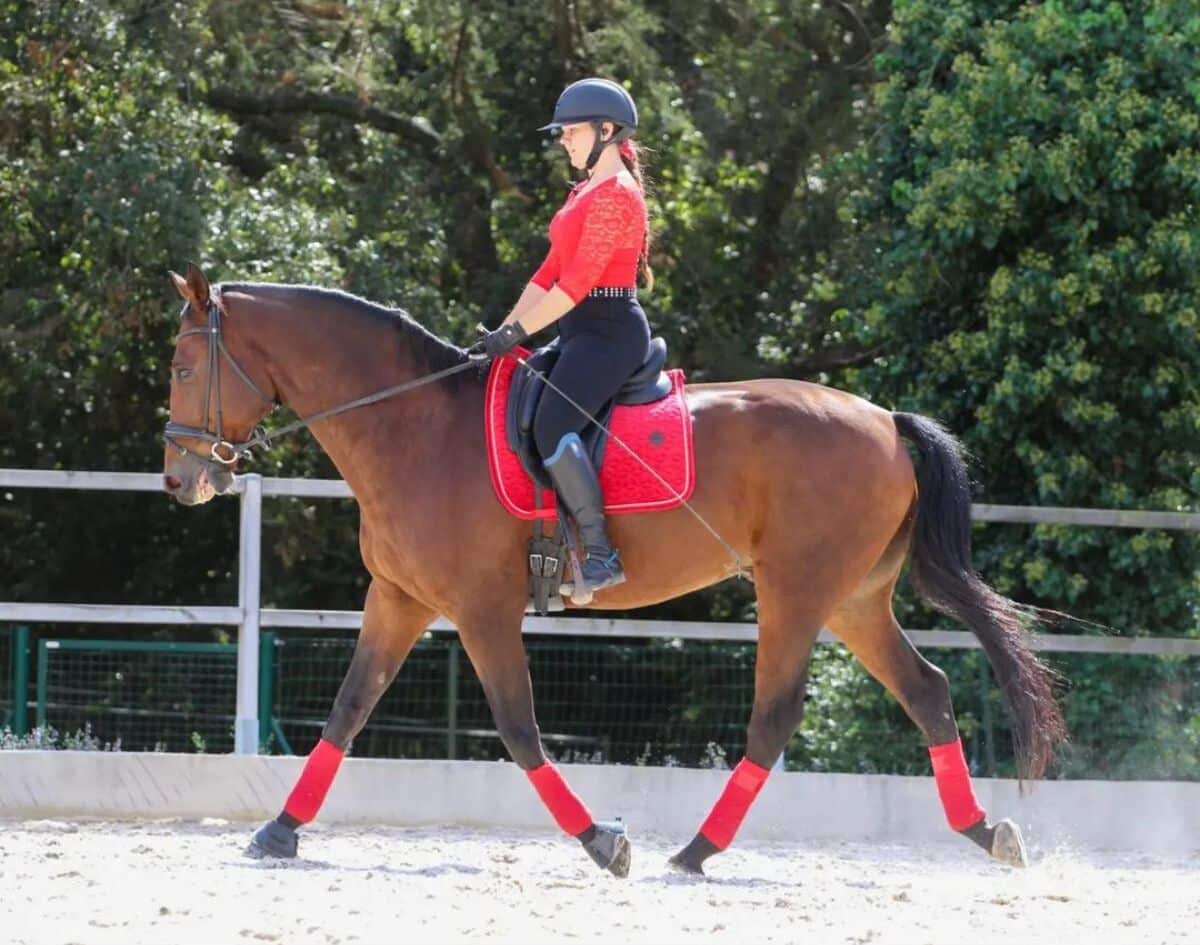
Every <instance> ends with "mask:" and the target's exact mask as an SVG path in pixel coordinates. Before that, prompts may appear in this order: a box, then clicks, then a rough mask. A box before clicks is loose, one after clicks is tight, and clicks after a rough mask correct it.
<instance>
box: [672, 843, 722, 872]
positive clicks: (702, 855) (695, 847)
mask: <svg viewBox="0 0 1200 945" xmlns="http://www.w3.org/2000/svg"><path fill="white" fill-rule="evenodd" d="M720 852H721V851H720V850H718V849H717V847H716V845H715V844H714V843H713V842H712V841H711V840H709V839H708V837H706V836H704V834H702V833H698V834H696V836H694V837H693V838H692V842H691V843H689V844H688V845H687V846H686V847H684V848H683V849H682V850H680V851H679V852H678V853H676V854H675V855H674V856H673V857H671V859H670V860H669V861H668V862H669V863H670V864H671V867H672V868H673V869H677V870H679V871H680V872H681V873H691V874H692V875H693V876H703V875H704V861H705V860H707V859H708V858H709V857H710V856H712V855H713V854H714V853H720Z"/></svg>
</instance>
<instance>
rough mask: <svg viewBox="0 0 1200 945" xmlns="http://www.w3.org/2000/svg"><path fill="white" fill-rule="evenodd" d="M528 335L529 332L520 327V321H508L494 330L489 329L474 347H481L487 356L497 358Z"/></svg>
mask: <svg viewBox="0 0 1200 945" xmlns="http://www.w3.org/2000/svg"><path fill="white" fill-rule="evenodd" d="M528 337H529V333H528V332H527V331H525V329H524V328H522V327H521V324H520V322H510V323H509V324H507V325H501V326H500V327H499V328H497V329H496V330H495V331H489V332H488V333H487V334H486V335H484V336H483V338H481V339H480V340H479V341H478V342H477V343H476V345H475V347H476V348H482V350H483V351H484V353H486V354H487V356H488V357H489V358H498V357H500V355H502V354H504V353H505V352H507V351H509V350H510V349H511V348H513V347H515V346H516V345H519V344H520V343H521V342H522V341H524V340H525V339H526V338H528Z"/></svg>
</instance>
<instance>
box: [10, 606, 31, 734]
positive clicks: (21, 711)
mask: <svg viewBox="0 0 1200 945" xmlns="http://www.w3.org/2000/svg"><path fill="white" fill-rule="evenodd" d="M12 658H13V680H12V682H13V712H12V730H13V734H14V735H28V734H29V628H28V627H27V626H25V625H24V624H22V625H20V626H18V627H14V628H13V638H12Z"/></svg>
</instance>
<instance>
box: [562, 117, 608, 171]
mask: <svg viewBox="0 0 1200 945" xmlns="http://www.w3.org/2000/svg"><path fill="white" fill-rule="evenodd" d="M601 130H602V131H603V132H604V136H605V138H606V139H607V138H611V137H612V135H613V131H614V127H613V124H612V122H608V121H606V122H604V124H603V125H602V126H601ZM595 140H596V133H595V132H594V131H593V130H592V125H591V122H587V121H581V122H577V123H575V124H573V125H563V126H562V131H561V133H560V134H559V137H558V143H559V144H561V145H562V146H563V150H564V151H566V152H567V157H569V158H570V159H571V166H572V167H573V168H575V169H576V170H577V171H581V170H583V169H584V168H585V167H587V159H588V155H589V154H591V153H592V143H593V142H594V141H595Z"/></svg>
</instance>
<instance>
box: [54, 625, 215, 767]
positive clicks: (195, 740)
mask: <svg viewBox="0 0 1200 945" xmlns="http://www.w3.org/2000/svg"><path fill="white" fill-rule="evenodd" d="M236 692H237V647H236V646H234V645H232V644H224V643H139V642H130V641H118V640H41V641H39V643H38V669H37V724H38V727H39V728H45V727H46V726H47V725H49V726H52V727H53V728H55V729H57V730H58V731H59V732H63V733H69V732H74V731H76V730H80V729H84V728H85V727H86V728H90V729H91V732H92V734H93V735H94V736H95V737H96V738H97V739H98V740H99V741H100V742H101V743H103V744H113V745H116V744H118V743H119V744H120V747H121V748H122V749H124V750H126V751H212V752H227V751H231V750H232V749H233V720H234V705H235V700H236Z"/></svg>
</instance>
